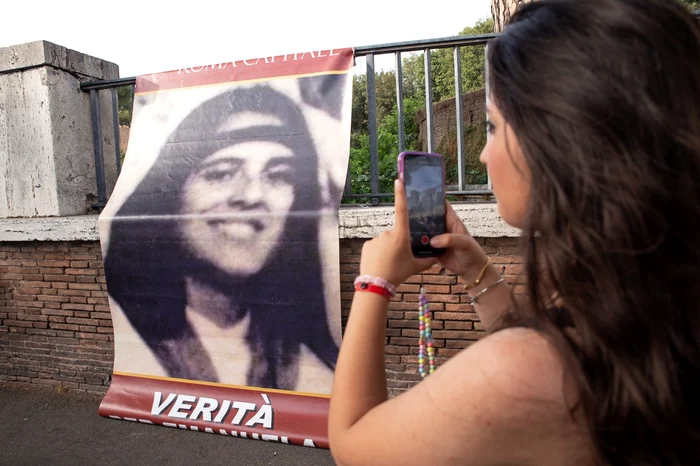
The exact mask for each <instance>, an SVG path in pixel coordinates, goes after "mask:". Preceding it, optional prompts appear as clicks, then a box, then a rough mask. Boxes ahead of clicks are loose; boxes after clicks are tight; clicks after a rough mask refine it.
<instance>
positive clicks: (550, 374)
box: [421, 328, 589, 464]
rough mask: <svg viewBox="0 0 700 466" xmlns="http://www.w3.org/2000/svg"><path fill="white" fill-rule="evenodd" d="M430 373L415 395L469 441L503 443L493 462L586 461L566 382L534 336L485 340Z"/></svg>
mask: <svg viewBox="0 0 700 466" xmlns="http://www.w3.org/2000/svg"><path fill="white" fill-rule="evenodd" d="M433 375H434V376H436V377H434V379H433V380H430V381H429V383H425V384H424V385H423V387H422V388H421V391H423V392H424V396H425V397H426V398H428V399H431V400H432V403H433V406H434V409H436V410H437V411H439V412H441V413H442V414H443V416H444V417H445V418H450V419H451V421H450V422H451V424H452V425H453V426H455V431H456V432H461V433H464V434H465V435H470V436H471V440H474V436H475V435H476V437H477V438H479V439H480V443H481V442H483V443H482V444H490V445H493V444H500V445H508V446H509V448H508V451H507V452H504V453H503V454H504V455H506V456H505V457H502V458H500V460H501V461H506V462H516V463H518V464H557V461H558V460H564V459H565V458H566V462H568V464H574V463H573V462H571V461H572V460H573V457H574V456H578V455H579V454H580V455H582V456H583V457H585V456H587V454H588V453H587V452H588V450H589V448H588V445H587V443H588V437H587V436H586V435H585V434H583V429H581V427H580V426H579V425H577V424H576V423H575V422H574V421H573V420H572V418H571V416H570V408H571V405H572V403H573V402H575V396H574V395H573V394H571V393H570V392H569V393H568V394H566V390H567V388H568V389H569V391H570V389H571V387H572V385H571V384H569V383H566V381H567V380H569V381H570V380H571V379H570V378H569V375H568V374H567V372H566V370H565V366H564V362H563V359H562V358H561V356H560V355H559V353H558V351H557V350H556V348H555V347H554V346H553V345H552V344H551V343H550V342H549V341H548V340H547V339H546V338H545V337H544V336H543V335H541V334H539V333H538V332H536V331H534V330H532V329H526V328H512V329H506V330H501V331H499V332H496V333H493V334H491V335H488V336H486V337H484V338H482V339H481V340H480V341H478V342H477V343H475V344H473V345H472V346H471V347H469V348H468V349H466V350H465V351H462V352H461V353H460V354H458V355H457V356H455V357H453V358H452V359H450V360H449V361H448V362H447V363H445V364H444V365H443V367H441V368H440V370H438V371H436V372H435V374H433ZM426 382H428V379H426ZM467 443H470V442H469V441H467ZM461 444H462V445H464V444H465V443H461ZM475 446H476V445H472V448H474V447H475ZM559 452H561V455H563V457H562V458H558V459H557V457H558V454H559ZM454 453H455V454H461V453H462V452H458V451H455V452H454ZM494 460H496V462H498V460H499V459H498V458H494ZM559 464H562V463H559Z"/></svg>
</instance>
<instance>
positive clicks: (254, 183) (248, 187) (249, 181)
mask: <svg viewBox="0 0 700 466" xmlns="http://www.w3.org/2000/svg"><path fill="white" fill-rule="evenodd" d="M234 183H235V184H234V186H232V187H231V188H232V189H231V196H230V198H229V201H230V202H234V203H236V202H244V203H245V204H246V205H248V206H250V205H255V204H258V203H260V202H261V201H262V199H263V196H264V194H265V186H264V183H263V182H262V180H261V179H260V178H259V177H252V176H249V175H248V174H247V173H246V174H245V176H243V177H241V178H240V179H238V180H237V181H235V182H234Z"/></svg>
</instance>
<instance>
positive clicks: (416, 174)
mask: <svg viewBox="0 0 700 466" xmlns="http://www.w3.org/2000/svg"><path fill="white" fill-rule="evenodd" d="M403 170H404V185H405V187H406V198H407V202H408V215H409V228H410V231H411V249H413V252H414V254H415V255H422V256H430V255H436V254H440V253H441V252H443V251H442V250H440V249H435V248H432V247H430V244H429V242H430V238H432V237H433V236H436V235H440V234H443V233H444V232H445V193H444V175H443V160H442V157H436V156H425V155H422V156H421V155H410V154H407V155H406V156H405V157H404V162H403Z"/></svg>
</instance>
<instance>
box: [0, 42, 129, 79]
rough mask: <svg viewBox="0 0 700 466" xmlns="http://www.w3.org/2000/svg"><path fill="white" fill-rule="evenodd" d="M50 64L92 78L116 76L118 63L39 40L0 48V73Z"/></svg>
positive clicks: (117, 74)
mask: <svg viewBox="0 0 700 466" xmlns="http://www.w3.org/2000/svg"><path fill="white" fill-rule="evenodd" d="M41 66H50V67H52V68H57V69H61V70H64V71H66V72H69V73H74V74H78V75H82V76H83V77H87V78H93V79H114V78H116V77H119V67H118V66H117V65H116V64H115V63H111V62H108V61H105V60H102V59H100V58H96V57H91V56H90V55H85V54H83V53H80V52H77V51H75V50H71V49H68V48H66V47H62V46H60V45H56V44H54V43H52V42H48V41H45V40H40V41H36V42H28V43H26V44H19V45H14V46H11V47H6V48H2V49H0V73H6V72H9V71H15V70H23V69H27V68H35V67H41Z"/></svg>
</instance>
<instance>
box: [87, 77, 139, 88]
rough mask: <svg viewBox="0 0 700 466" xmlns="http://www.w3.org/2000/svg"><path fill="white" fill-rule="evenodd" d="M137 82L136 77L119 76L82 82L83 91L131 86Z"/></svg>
mask: <svg viewBox="0 0 700 466" xmlns="http://www.w3.org/2000/svg"><path fill="white" fill-rule="evenodd" d="M133 84H136V78H135V77H133V78H119V79H102V80H100V81H89V82H84V83H80V90H81V91H89V90H91V89H110V88H113V87H122V86H130V85H133Z"/></svg>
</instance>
